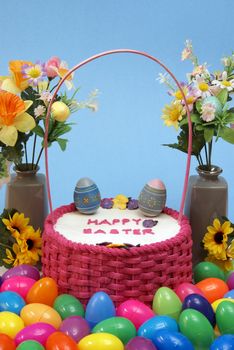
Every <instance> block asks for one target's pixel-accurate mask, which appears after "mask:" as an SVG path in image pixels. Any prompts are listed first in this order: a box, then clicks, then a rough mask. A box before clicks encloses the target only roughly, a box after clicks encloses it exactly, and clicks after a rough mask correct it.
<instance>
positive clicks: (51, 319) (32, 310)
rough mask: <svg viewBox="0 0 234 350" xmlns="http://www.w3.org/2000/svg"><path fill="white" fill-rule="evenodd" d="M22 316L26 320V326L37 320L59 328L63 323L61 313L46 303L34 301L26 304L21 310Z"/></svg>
mask: <svg viewBox="0 0 234 350" xmlns="http://www.w3.org/2000/svg"><path fill="white" fill-rule="evenodd" d="M20 317H21V318H22V320H23V321H24V323H25V326H29V325H30V324H33V323H36V322H45V323H48V324H51V325H52V326H54V327H55V328H56V329H57V328H59V326H60V324H61V323H62V319H61V317H60V315H59V313H58V312H57V311H56V310H54V309H53V308H52V307H51V306H49V305H45V304H38V303H33V304H28V305H25V306H24V307H23V308H22V310H21V312H20Z"/></svg>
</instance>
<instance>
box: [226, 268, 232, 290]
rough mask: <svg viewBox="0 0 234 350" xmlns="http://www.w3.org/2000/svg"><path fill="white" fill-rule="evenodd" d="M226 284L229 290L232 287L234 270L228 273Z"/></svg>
mask: <svg viewBox="0 0 234 350" xmlns="http://www.w3.org/2000/svg"><path fill="white" fill-rule="evenodd" d="M227 285H228V288H229V290H231V289H234V272H232V273H231V274H230V276H229V277H228V279H227Z"/></svg>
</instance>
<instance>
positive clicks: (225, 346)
mask: <svg viewBox="0 0 234 350" xmlns="http://www.w3.org/2000/svg"><path fill="white" fill-rule="evenodd" d="M210 350H234V335H233V334H224V335H221V336H220V337H218V338H217V339H215V341H214V342H213V344H212V345H211V347H210Z"/></svg>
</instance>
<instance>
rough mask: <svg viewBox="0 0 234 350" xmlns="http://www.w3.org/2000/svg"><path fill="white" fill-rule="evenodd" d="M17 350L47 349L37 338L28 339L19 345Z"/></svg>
mask: <svg viewBox="0 0 234 350" xmlns="http://www.w3.org/2000/svg"><path fill="white" fill-rule="evenodd" d="M17 350H45V348H44V346H42V345H41V344H40V343H38V342H37V341H35V340H26V341H24V342H23V343H21V344H20V345H18V346H17Z"/></svg>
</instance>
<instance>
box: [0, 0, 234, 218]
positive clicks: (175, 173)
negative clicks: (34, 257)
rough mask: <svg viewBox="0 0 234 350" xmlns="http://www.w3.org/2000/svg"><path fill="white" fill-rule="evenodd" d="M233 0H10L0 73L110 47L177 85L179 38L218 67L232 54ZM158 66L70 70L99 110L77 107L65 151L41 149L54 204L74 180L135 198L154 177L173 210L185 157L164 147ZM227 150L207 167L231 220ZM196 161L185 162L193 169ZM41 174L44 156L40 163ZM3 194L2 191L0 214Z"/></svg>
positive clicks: (96, 65)
mask: <svg viewBox="0 0 234 350" xmlns="http://www.w3.org/2000/svg"><path fill="white" fill-rule="evenodd" d="M233 15H234V2H233V1H232V0H223V1H220V0H205V1H204V0H196V1H192V0H177V1H175V2H174V1H170V0H164V1H159V0H139V1H136V0H98V1H97V0H86V1H81V0H70V1H67V2H65V1H59V0H56V1H55V0H49V1H46V2H45V1H42V0H37V1H32V0H24V1H17V0H8V1H4V2H2V3H1V36H0V75H7V70H8V62H9V60H12V59H24V60H30V61H36V60H41V61H46V60H48V59H49V58H50V57H51V56H59V57H60V58H61V59H64V60H66V61H67V62H68V64H69V67H72V66H74V65H75V64H77V63H78V62H80V61H81V60H83V59H85V58H87V57H89V56H90V55H93V54H95V53H98V52H101V51H103V50H109V49H116V48H132V49H138V50H142V51H146V52H148V53H150V54H152V55H155V56H156V57H157V58H159V59H160V60H161V61H163V62H164V63H165V64H166V65H167V66H168V67H169V68H170V69H171V70H172V72H173V73H174V74H175V75H176V76H177V78H178V79H179V80H185V78H186V73H187V72H190V71H191V70H192V65H191V63H190V62H187V61H185V62H181V59H180V55H181V51H182V49H183V47H184V42H185V40H186V39H191V40H192V41H193V45H194V49H195V52H196V53H197V55H198V56H199V59H200V61H201V63H203V62H207V63H208V67H209V68H210V70H216V69H221V63H220V59H221V57H223V56H224V55H229V54H231V53H232V50H233V49H234V40H233ZM159 72H162V69H161V68H160V67H159V66H157V65H156V64H155V63H153V62H151V61H149V60H146V59H145V58H143V57H139V56H134V55H127V54H121V55H114V56H109V57H104V58H102V59H100V60H98V61H95V62H92V63H90V64H89V65H88V66H85V67H83V68H81V69H80V70H79V71H78V72H76V74H75V80H74V81H75V85H76V86H80V87H81V90H80V92H79V94H78V97H79V98H80V99H84V98H85V97H86V96H87V94H88V93H89V91H91V90H93V89H94V88H98V89H99V91H100V94H99V98H98V101H99V110H98V112H97V113H92V112H91V111H87V110H81V111H79V112H78V113H76V114H74V115H72V117H71V121H73V122H74V123H76V124H75V125H74V126H73V129H72V132H70V134H69V135H68V137H69V143H68V147H67V150H66V151H65V152H64V153H62V152H61V151H60V149H59V148H58V146H57V145H55V146H53V147H52V148H51V149H50V150H49V160H50V173H51V186H52V196H53V206H54V207H57V206H60V205H62V204H65V203H70V202H71V201H72V198H73V190H74V187H75V184H76V182H77V180H78V179H79V178H81V177H83V176H88V177H90V178H92V179H93V180H94V181H95V182H96V184H97V185H98V187H99V189H100V191H101V194H102V196H115V195H116V194H118V193H123V194H125V195H127V196H133V197H137V196H138V194H139V192H140V190H141V189H142V187H143V186H144V184H145V183H146V182H147V181H148V180H150V179H152V178H161V179H162V180H163V181H164V183H165V184H166V187H167V191H168V199H167V205H168V206H169V207H173V208H175V209H178V208H179V204H180V199H181V194H182V185H183V179H184V172H185V162H186V156H185V154H182V153H180V152H178V151H174V150H171V149H169V148H166V147H163V146H162V144H163V143H172V142H174V141H176V136H177V133H176V132H175V131H174V130H173V129H172V128H167V127H165V126H164V125H163V122H162V120H161V118H160V116H161V110H162V108H163V107H164V105H165V104H166V103H169V102H170V100H171V98H170V97H169V96H168V95H167V92H166V88H165V87H164V86H162V85H160V84H159V83H158V81H157V80H156V78H157V76H158V73H159ZM233 154H234V146H233V145H230V144H227V143H224V142H222V141H221V140H219V141H218V143H217V144H215V147H214V152H213V163H214V164H217V165H219V166H221V167H222V168H223V170H224V172H223V175H224V177H225V178H226V179H227V181H228V184H229V217H230V219H232V220H234V177H233V169H234V157H233ZM196 165H197V163H196V160H194V161H193V162H192V164H191V173H195V167H196ZM40 167H41V170H42V172H43V171H44V160H43V159H42V161H41V163H40ZM4 193H5V188H2V189H1V190H0V209H1V210H2V209H3V207H4Z"/></svg>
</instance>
